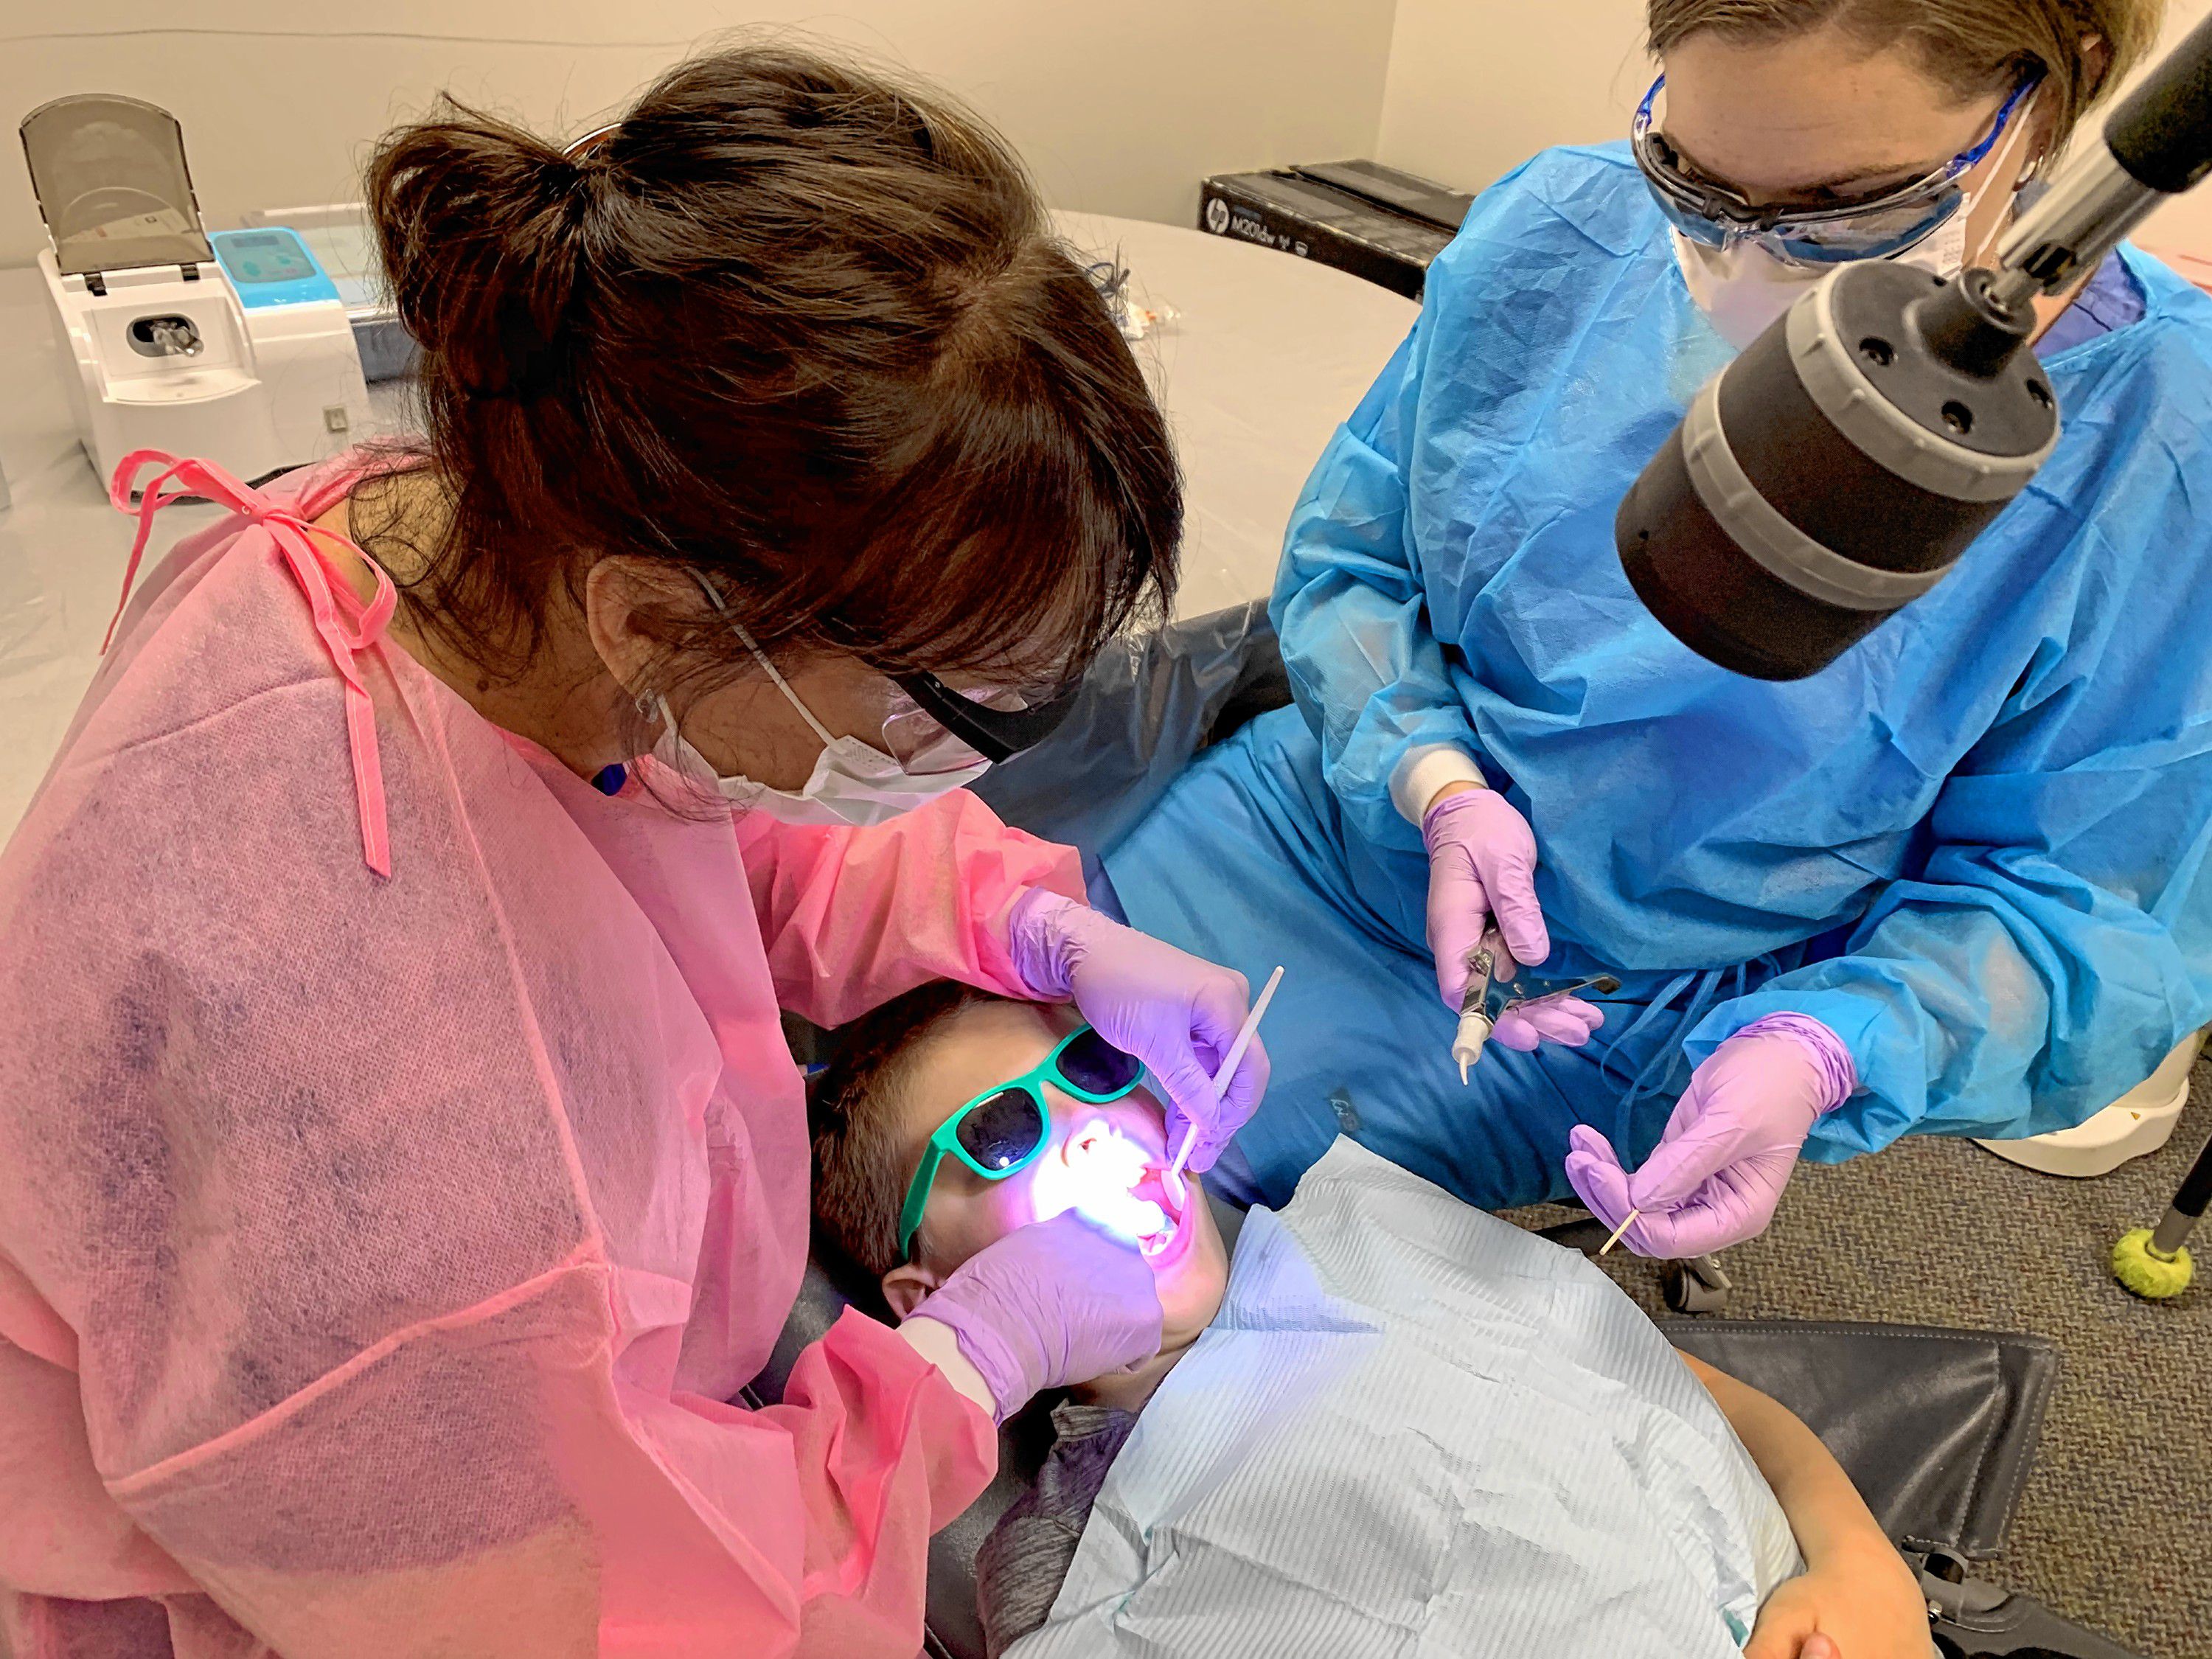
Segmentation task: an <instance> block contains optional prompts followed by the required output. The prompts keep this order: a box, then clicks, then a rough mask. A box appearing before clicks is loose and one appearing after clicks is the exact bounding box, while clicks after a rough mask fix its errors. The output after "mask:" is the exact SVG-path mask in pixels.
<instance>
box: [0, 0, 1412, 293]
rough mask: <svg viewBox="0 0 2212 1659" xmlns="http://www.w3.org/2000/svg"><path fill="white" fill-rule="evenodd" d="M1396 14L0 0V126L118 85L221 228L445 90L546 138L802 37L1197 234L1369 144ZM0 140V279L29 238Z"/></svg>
mask: <svg viewBox="0 0 2212 1659" xmlns="http://www.w3.org/2000/svg"><path fill="white" fill-rule="evenodd" d="M1392 10H1393V8H1392V3H1391V0H1114V3H1103V0H844V3H843V4H842V6H840V7H839V8H838V9H836V10H835V11H831V10H829V9H825V8H823V7H822V6H820V5H819V4H815V5H809V4H806V3H805V0H797V3H793V0H781V3H779V0H729V3H723V4H714V3H710V0H621V3H608V0H378V3H376V4H374V5H369V4H364V3H361V0H350V3H348V4H345V5H343V6H339V5H337V4H334V3H332V0H306V3H304V4H303V3H301V0H191V3H190V4H188V5H180V4H179V3H178V0H100V3H99V4H97V5H81V4H70V3H66V0H0V118H4V119H5V122H6V125H7V126H8V127H9V128H10V129H12V128H13V127H14V125H15V122H16V121H17V120H19V119H21V117H22V116H23V114H24V113H25V112H27V111H29V110H30V109H32V108H33V107H34V106H36V105H38V104H40V103H41V102H43V101H44V100H46V99H49V98H52V97H57V96H59V95H60V94H64V93H69V92H91V91H98V92H119V93H128V94H133V95H136V96H138V97H142V98H146V99H150V100H153V101H154V102H155V103H158V104H161V105H162V106H164V107H165V108H167V109H169V110H171V111H172V112H174V113H175V114H176V115H177V117H178V118H179V119H180V120H181V121H182V122H183V123H184V128H185V146H186V149H187V151H188V153H189V155H190V157H191V167H192V175H193V179H194V182H195V183H196V185H197V188H198V191H199V197H200V204H201V207H202V209H203V210H204V214H205V216H206V217H207V219H208V222H209V223H210V225H212V226H214V227H216V228H222V227H223V226H226V225H231V224H235V223H236V222H237V216H238V215H239V214H240V212H241V211H242V210H246V209H248V208H252V207H261V206H278V205H283V206H289V205H295V204H302V203H309V202H322V201H339V200H346V199H349V198H351V197H354V196H356V195H357V194H358V191H357V190H356V187H355V185H354V184H353V179H354V177H355V171H356V167H357V166H358V164H359V161H360V158H361V155H362V149H363V147H364V145H365V143H367V141H368V140H369V139H370V138H372V137H374V135H375V134H376V133H377V132H378V131H380V130H382V129H383V128H384V127H385V126H386V125H387V124H389V123H390V122H391V121H392V120H393V119H395V118H400V117H404V116H405V115H407V114H408V113H410V112H413V111H416V110H419V109H421V108H422V106H423V105H424V104H425V103H426V102H427V101H428V99H429V97H430V95H431V94H433V93H434V92H435V91H436V90H438V89H439V88H444V87H451V88H454V89H455V90H456V91H458V92H459V93H460V94H463V95H464V96H467V97H470V98H473V99H477V100H483V101H487V102H489V103H490V104H492V105H494V106H498V107H500V108H501V109H503V110H506V111H507V112H513V113H519V114H520V115H521V116H523V117H524V118H526V119H528V120H530V121H532V122H533V123H536V124H539V125H545V126H550V127H551V128H553V129H555V130H558V131H582V130H583V129H584V126H585V125H586V123H587V122H588V120H589V119H590V118H591V117H592V116H593V115H595V114H598V113H599V112H602V111H604V110H606V109H607V108H608V107H609V106H611V105H613V104H615V103H617V101H618V100H620V99H621V98H622V97H623V94H624V93H626V92H627V91H628V90H629V89H630V88H634V87H635V86H636V85H638V84H639V83H640V82H642V81H643V80H645V79H646V78H647V77H648V76H651V75H652V74H653V71H654V70H658V69H659V68H661V67H662V66H664V65H665V64H667V63H669V62H670V61H671V59H672V58H675V57H676V56H678V54H679V53H681V52H683V51H684V48H685V46H687V45H688V44H690V43H691V42H694V41H702V40H710V39H711V38H712V37H713V35H714V32H715V31H718V30H723V29H727V28H729V27H732V26H733V25H738V24H744V23H751V22H766V23H774V24H797V25H800V26H803V27H806V28H808V29H811V30H812V31H815V32H817V33H822V34H825V35H828V36H830V37H832V38H836V39H841V40H847V41H851V42H854V43H857V44H859V45H860V46H865V47H866V48H867V49H869V50H871V51H872V52H875V53H877V54H878V55H880V56H884V57H886V58H891V59H893V60H895V61H898V62H901V63H902V64H906V65H907V66H908V67H910V68H912V69H915V70H921V71H922V72H925V73H927V74H929V75H933V76H937V77H939V78H940V79H941V80H943V81H945V82H947V83H949V84H950V85H951V86H952V87H953V88H956V89H957V90H958V91H960V92H961V93H962V94H964V95H965V96H967V97H968V98H969V100H972V101H973V102H974V103H975V104H976V105H977V106H980V107H981V109H982V110H983V112H985V113H986V114H987V115H988V116H990V117H991V118H993V119H994V120H995V121H996V122H997V123H999V125H1000V126H1002V127H1003V128H1004V129H1005V130H1006V132H1007V134H1008V135H1009V136H1010V137H1012V139H1013V140H1014V142H1015V143H1017V144H1018V146H1020V148H1021V149H1022V150H1023V152H1024V154H1025V155H1027V156H1028V157H1029V158H1030V163H1031V165H1032V166H1033V167H1036V171H1037V173H1038V174H1039V176H1040V178H1041V179H1042V181H1043V184H1044V185H1045V188H1046V190H1047V191H1048V194H1049V195H1050V196H1051V197H1052V198H1053V200H1054V203H1055V204H1058V205H1060V206H1066V207H1075V208H1082V209H1087V210H1093V211H1097V212H1105V213H1118V214H1124V215H1129V216H1137V217H1143V218H1153V219H1164V220H1170V221H1173V222H1178V223H1184V224H1188V223H1189V222H1190V220H1191V215H1192V212H1193V210H1194V207H1195V204H1196V202H1197V194H1198V190H1197V186H1198V180H1199V179H1200V178H1201V177H1203V176H1204V175H1205V174H1206V173H1212V172H1216V171H1219V170H1221V169H1223V168H1225V167H1254V166H1264V165H1268V164H1273V163H1279V162H1285V161H1310V160H1314V159H1316V158H1317V157H1333V156H1339V155H1362V154H1365V153H1367V152H1368V151H1370V149H1372V148H1373V145H1374V139H1375V130H1376V124H1377V121H1378V120H1379V118H1380V112H1381V107H1382V97H1383V71H1384V68H1385V64H1386V62H1387V59H1388V54H1389V42H1390V28H1391V20H1392ZM20 155H21V152H20V151H19V150H18V149H17V148H16V146H15V143H14V140H13V137H12V136H9V137H7V138H6V139H5V140H4V142H0V265H8V264H20V263H22V262H24V261H26V260H27V259H29V258H31V257H32V255H33V252H35V250H36V249H37V248H38V247H39V246H41V245H42V242H43V233H42V232H41V230H40V225H39V220H38V216H37V211H36V209H35V207H34V205H33V198H32V196H31V191H30V186H29V181H28V179H27V176H26V174H25V173H24V169H23V165H22V162H21V160H20V159H19V158H20Z"/></svg>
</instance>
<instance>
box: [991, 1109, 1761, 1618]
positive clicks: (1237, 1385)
mask: <svg viewBox="0 0 2212 1659" xmlns="http://www.w3.org/2000/svg"><path fill="white" fill-rule="evenodd" d="M1798 1570H1799V1562H1798V1559H1797V1553H1796V1544H1795V1542H1794V1541H1793V1540H1792V1539H1791V1536H1790V1529H1789V1525H1788V1523H1787V1522H1786V1521H1784V1518H1783V1515H1782V1511H1781V1509H1780V1506H1779V1505H1778V1504H1777V1503H1776V1502H1775V1499H1774V1497H1773V1495H1772V1493H1771V1492H1769V1491H1768V1489H1767V1487H1766V1486H1765V1482H1764V1481H1763V1480H1761V1479H1760V1478H1759V1473H1758V1471H1757V1470H1756V1468H1753V1465H1752V1462H1751V1460H1750V1457H1749V1455H1747V1453H1746V1452H1745V1451H1744V1449H1743V1448H1742V1447H1741V1444H1740V1443H1738V1442H1737V1440H1736V1438H1735V1434H1734V1432H1733V1431H1731V1430H1730V1429H1729V1426H1728V1423H1727V1421H1726V1419H1724V1418H1723V1416H1722V1415H1721V1413H1720V1409H1719V1407H1717V1406H1716V1405H1715V1404H1714V1403H1713V1401H1712V1398H1711V1395H1708V1394H1707V1393H1706V1392H1705V1389H1704V1388H1703V1387H1702V1386H1701V1385H1699V1383H1698V1382H1697V1380H1696V1379H1695V1378H1694V1377H1693V1376H1692V1375H1691V1374H1690V1372H1689V1370H1688V1369H1687V1368H1686V1366H1684V1365H1683V1364H1682V1362H1681V1360H1680V1358H1678V1357H1677V1356H1676V1354H1675V1353H1674V1350H1673V1349H1672V1348H1671V1347H1669V1346H1668V1343H1667V1341H1666V1339H1665V1338H1664V1337H1662V1335H1661V1334H1659V1331H1658V1329H1657V1328H1656V1327H1655V1326H1654V1325H1653V1324H1652V1323H1651V1322H1650V1320H1649V1319H1647V1318H1645V1317H1644V1315H1643V1314H1642V1313H1641V1312H1639V1311H1638V1310H1637V1308H1636V1307H1635V1305H1634V1304H1632V1303H1631V1302H1630V1301H1629V1299H1628V1298H1627V1297H1626V1296H1625V1295H1624V1294H1622V1292H1621V1291H1620V1290H1619V1289H1617V1288H1616V1287H1615V1286H1614V1285H1613V1283H1612V1282H1611V1281H1610V1280H1609V1279H1607V1278H1606V1277H1605V1276H1604V1275H1603V1274H1602V1273H1600V1272H1599V1271H1598V1270H1597V1269H1596V1268H1595V1267H1593V1266H1591V1265H1590V1264H1589V1262H1587V1261H1584V1260H1583V1258H1582V1257H1581V1256H1579V1255H1576V1254H1574V1253H1573V1252H1571V1251H1569V1250H1565V1249H1561V1248H1559V1246H1557V1245H1555V1244H1552V1243H1548V1242H1547V1241H1545V1240H1543V1239H1540V1238H1537V1237H1534V1236H1533V1235H1530V1234H1527V1233H1523V1232H1522V1231H1520V1230H1519V1229H1517V1228H1516V1227H1514V1226H1512V1225H1510V1224H1509V1223H1507V1222H1504V1221H1501V1220H1499V1219H1498V1218H1496V1217H1494V1216H1492V1215H1489V1214H1486V1212H1482V1211H1480V1210H1476V1209H1474V1208H1471V1207H1470V1206H1467V1205H1465V1204H1462V1203H1461V1202H1459V1201H1458V1200H1455V1199H1454V1198H1451V1197H1450V1196H1449V1195H1448V1194H1445V1193H1444V1192H1443V1190H1442V1189H1441V1188H1437V1187H1435V1186H1432V1185H1431V1184H1430V1183H1429V1182H1425V1181H1422V1180H1420V1179H1419V1177H1417V1176H1412V1175H1409V1174H1407V1172H1406V1171H1404V1170H1400V1169H1398V1168H1397V1167H1396V1166H1395V1165H1393V1164H1389V1163H1386V1162H1384V1161H1383V1159H1382V1158H1377V1157H1376V1155H1375V1154H1373V1153H1371V1152H1368V1151H1366V1150H1365V1149H1364V1148H1363V1147H1361V1146H1357V1145H1356V1144H1354V1143H1353V1142H1352V1141H1350V1140H1348V1139H1339V1140H1338V1141H1337V1142H1336V1144H1335V1145H1334V1147H1332V1148H1331V1149H1330V1151H1329V1152H1328V1154H1327V1155H1326V1156H1325V1157H1324V1158H1322V1161H1321V1162H1320V1163H1319V1164H1316V1165H1315V1166H1314V1168H1313V1169H1312V1170H1310V1171H1309V1172H1308V1174H1307V1176H1306V1177H1305V1179H1304V1182H1301V1183H1300V1185H1299V1188H1298V1190H1297V1196H1296V1197H1295V1198H1294V1199H1293V1200H1291V1203H1290V1204H1289V1205H1287V1206H1285V1208H1284V1209H1283V1210H1282V1211H1281V1212H1279V1213H1275V1212H1269V1211H1267V1210H1264V1209H1255V1210H1254V1211H1252V1212H1251V1213H1250V1215H1249V1218H1248V1219H1247V1220H1246V1222H1245V1225H1244V1228H1243V1235H1242V1237H1240V1239H1239V1240H1238V1243H1237V1255H1236V1261H1235V1265H1234V1267H1233V1268H1232V1270H1231V1277H1230V1283H1229V1291H1228V1297H1227V1299H1226V1301H1225V1303H1224V1304H1223V1306H1222V1310H1221V1313H1220V1315H1219V1316H1218V1318H1216V1320H1215V1321H1214V1322H1213V1324H1212V1327H1211V1328H1208V1330H1207V1331H1206V1334H1204V1335H1203V1336H1201V1337H1200V1339H1199V1340H1198V1342H1197V1343H1196V1344H1195V1345H1194V1346H1193V1348H1192V1349H1191V1351H1190V1352H1188V1353H1187V1354H1186V1355H1184V1357H1183V1358H1182V1360H1181V1362H1180V1363H1178V1364H1176V1368H1175V1369H1174V1370H1173V1371H1171V1372H1170V1374H1169V1375H1168V1376H1167V1378H1166V1380H1165V1381H1164V1383H1162V1384H1161V1386H1160V1389H1159V1392H1158V1394H1156V1395H1154V1396H1153V1397H1152V1401H1151V1403H1150V1404H1148V1405H1147V1406H1146V1407H1145V1410H1144V1413H1143V1415H1142V1416H1141V1417H1140V1418H1139V1421H1138V1425H1137V1428H1136V1430H1135V1432H1134V1433H1133V1435H1132V1437H1131V1438H1130V1440H1129V1442H1128V1443H1127V1445H1126V1446H1125V1447H1124V1448H1123V1449H1122V1450H1121V1454H1120V1455H1119V1456H1118V1457H1117V1458H1116V1459H1115V1462H1114V1466H1113V1468H1112V1470H1111V1472H1110V1473H1109V1474H1108V1476H1107V1479H1106V1483H1105V1486H1104V1488H1103V1491H1102V1492H1100V1494H1099V1497H1098V1501H1097V1504H1096V1505H1095V1506H1094V1507H1093V1509H1092V1510H1091V1518H1090V1522H1089V1524H1088V1525H1087V1526H1086V1527H1085V1530H1084V1534H1083V1539H1082V1542H1081V1545H1080V1547H1079V1549H1078V1551H1077V1553H1076V1557H1075V1561H1074V1564H1073V1566H1072V1568H1071V1569H1070V1571H1069V1572H1068V1575H1067V1578H1066V1583H1064V1584H1063V1585H1062V1587H1061V1589H1060V1596H1059V1599H1058V1601H1056V1602H1055V1603H1054V1607H1053V1609H1052V1613H1051V1615H1050V1617H1049V1618H1048V1620H1046V1622H1045V1624H1044V1625H1043V1626H1042V1627H1040V1628H1039V1629H1038V1630H1037V1631H1036V1632H1033V1633H1032V1634H1031V1635H1030V1636H1029V1637H1028V1638H1025V1639H1024V1640H1023V1641H1021V1642H1019V1643H1018V1644H1015V1646H1014V1647H1013V1648H1012V1650H1010V1651H1011V1654H1012V1655H1013V1656H1016V1659H1060V1656H1068V1659H1075V1656H1095V1655H1099V1654H1105V1653H1115V1654H1131V1655H1136V1654H1144V1655H1152V1654H1160V1653H1176V1654H1182V1655H1194V1656H1205V1659H1226V1656H1245V1655H1249V1656H1252V1659H1261V1656H1265V1659H1303V1656H1308V1655H1310V1656H1314V1659H1323V1656H1326V1659H1346V1656H1359V1659H1367V1656H1381V1655H1387V1656H1405V1659H1414V1656H1430V1655H1436V1656H1442V1655H1446V1654H1449V1655H1453V1656H1455V1659H1457V1656H1477V1659H1482V1656H1496V1659H1547V1656H1559V1659H1587V1656H1589V1655H1591V1654H1638V1655H1642V1654H1662V1653H1663V1654H1667V1655H1668V1656H1671V1659H1729V1656H1733V1655H1735V1654H1737V1653H1739V1652H1740V1651H1741V1645H1742V1641H1743V1638H1744V1636H1745V1635H1746V1634H1747V1632H1748V1631H1749V1629H1750V1626H1751V1624H1752V1621H1753V1620H1754V1619H1755V1618H1756V1617H1757V1615H1758V1609H1759V1606H1760V1604H1761V1603H1762V1602H1763V1601H1764V1600H1765V1597H1766V1595H1768V1594H1769V1593H1770V1592H1771V1590H1772V1589H1773V1588H1774V1586H1775V1585H1776V1584H1778V1583H1780V1582H1781V1581H1782V1580H1783V1579H1784V1578H1786V1577H1789V1576H1790V1575H1791V1574H1792V1573H1794V1572H1796V1571H1798Z"/></svg>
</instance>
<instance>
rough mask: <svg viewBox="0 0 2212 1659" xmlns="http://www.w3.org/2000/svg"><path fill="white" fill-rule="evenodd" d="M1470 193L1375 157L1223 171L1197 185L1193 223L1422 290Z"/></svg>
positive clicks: (1407, 291) (1414, 295) (1402, 288)
mask: <svg viewBox="0 0 2212 1659" xmlns="http://www.w3.org/2000/svg"><path fill="white" fill-rule="evenodd" d="M1472 199H1473V198H1472V197H1467V196H1463V195H1460V194H1458V193H1457V192H1455V191H1450V190H1448V189H1446V188H1445V187H1444V186H1443V185H1437V184H1434V183H1432V182H1431V181H1430V180H1428V179H1422V178H1419V177H1418V176H1416V175H1415V174H1413V173H1401V172H1399V171H1398V170H1397V169H1395V168H1394V167H1383V166H1380V165H1379V164H1377V163H1376V162H1373V161H1332V162H1323V163H1321V164H1318V165H1316V166H1312V167H1283V168H1278V169H1274V170H1273V171H1270V172H1267V173H1218V174H1216V175H1215V176H1214V177H1212V178H1211V179H1206V182H1205V183H1204V184H1203V185H1201V186H1200V191H1199V201H1198V228H1200V230H1204V231H1207V232H1210V233H1211V234H1213V235H1216V236H1231V237H1235V238H1236V239H1237V240H1239V241H1245V242H1256V243H1258V244H1259V245H1260V246H1261V247H1272V248H1279V249H1280V250H1281V251H1282V252H1285V253H1291V254H1295V255H1296V256H1297V258H1301V259H1313V260H1316V261H1318V262H1319V263H1321V264H1325V265H1334V266H1335V267H1336V268H1337V269H1338V270H1346V271H1350V272H1351V273H1352V275H1353V276H1363V277H1364V278H1366V279H1367V280H1368V281H1369V282H1370V283H1378V284H1380V285H1381V286H1382V287H1384V288H1387V289H1390V290H1392V291H1393V292H1394V293H1397V294H1402V295H1405V296H1406V297H1407V299H1409V300H1418V299H1419V298H1420V297H1421V286H1422V283H1424V282H1425V280H1426V278H1427V276H1428V269H1429V261H1430V260H1431V259H1433V258H1436V257H1437V254H1438V253H1441V252H1443V249H1444V246H1445V245H1446V244H1448V243H1449V241H1450V240H1451V239H1452V237H1453V235H1454V234H1455V233H1456V232H1457V230H1458V228H1459V222H1460V220H1461V219H1462V218H1463V217H1464V216H1466V213H1467V209H1468V204H1469V203H1470V202H1471V201H1472Z"/></svg>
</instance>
